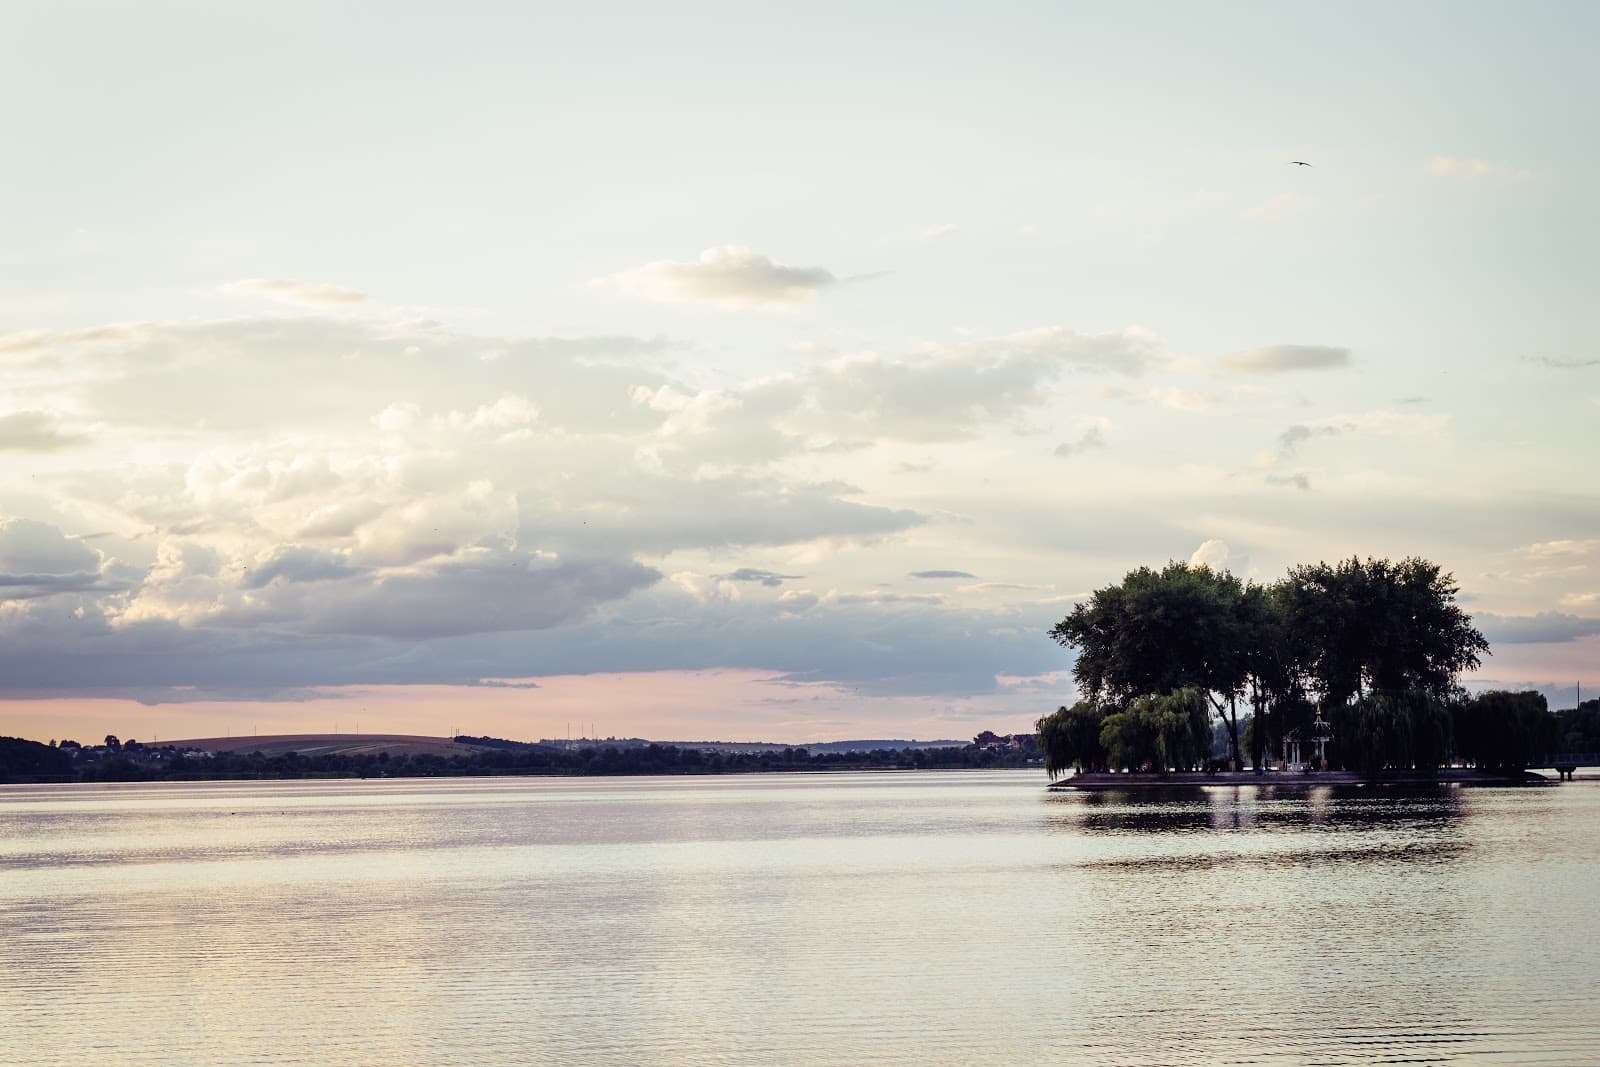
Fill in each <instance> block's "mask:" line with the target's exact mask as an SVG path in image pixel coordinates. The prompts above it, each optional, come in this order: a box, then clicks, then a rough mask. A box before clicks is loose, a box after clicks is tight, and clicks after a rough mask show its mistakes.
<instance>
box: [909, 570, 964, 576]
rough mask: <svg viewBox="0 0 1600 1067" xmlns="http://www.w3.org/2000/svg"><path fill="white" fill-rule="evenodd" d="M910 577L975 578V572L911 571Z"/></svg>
mask: <svg viewBox="0 0 1600 1067" xmlns="http://www.w3.org/2000/svg"><path fill="white" fill-rule="evenodd" d="M910 577H912V578H976V577H977V575H976V574H968V573H967V572H966V571H912V572H911V574H910Z"/></svg>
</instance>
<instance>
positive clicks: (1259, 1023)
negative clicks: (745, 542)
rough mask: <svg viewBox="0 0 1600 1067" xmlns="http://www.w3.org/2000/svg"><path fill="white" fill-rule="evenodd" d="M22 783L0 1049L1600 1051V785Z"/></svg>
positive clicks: (1385, 1056) (182, 1058)
mask: <svg viewBox="0 0 1600 1067" xmlns="http://www.w3.org/2000/svg"><path fill="white" fill-rule="evenodd" d="M1043 784H1044V783H1043V779H1042V777H1041V776H1040V774H1039V773H1038V772H995V773H958V772H945V773H926V774H876V775H833V776H821V775H817V776H813V775H779V776H748V777H745V776H740V777H719V778H670V779H664V778H647V779H640V778H634V779H582V780H574V779H496V780H487V781H486V780H464V779H443V780H413V781H382V782H374V781H351V782H315V783H290V782H261V783H208V784H183V785H128V786H66V787H57V786H46V787H39V786H29V787H19V786H7V787H0V930H3V932H4V938H3V942H0V1020H3V1022H0V1063H5V1064H17V1065H35V1064H74V1065H77V1064H95V1063H105V1064H208V1065H209V1064H316V1065H323V1064H326V1065H374V1067H375V1065H401V1064H406V1065H411V1064H416V1065H434V1064H470V1065H501V1064H528V1063H604V1064H635V1063H685V1064H700V1063H736V1064H766V1063H816V1064H838V1063H848V1064H869V1063H882V1064H890V1063H893V1064H902V1063H913V1062H914V1063H917V1064H921V1065H927V1064H947V1063H948V1064H965V1063H1022V1062H1026V1061H1032V1062H1062V1063H1073V1062H1083V1063H1106V1064H1251V1063H1295V1064H1330V1065H1331V1064H1368V1063H1377V1062H1387V1063H1519V1064H1535V1063H1542V1064H1581V1063H1596V1062H1600V782H1582V781H1580V782H1576V783H1570V784H1565V785H1561V786H1559V787H1553V788H1542V789H1520V790H1518V789H1503V790H1495V789H1485V790H1472V791H1458V790H1444V791H1440V792H1438V793H1430V794H1425V795H1422V796H1411V797H1397V796H1395V795H1393V794H1385V793H1381V792H1377V793H1375V792H1366V791H1351V792H1343V793H1335V792H1332V791H1326V790H1325V791H1320V792H1313V793H1312V794H1311V795H1310V796H1305V795H1300V796H1287V795H1280V796H1273V795H1271V794H1270V793H1269V792H1267V791H1257V790H1255V789H1234V788H1221V789H1210V790H1203V791H1194V792H1188V793H1174V794H1171V795H1151V794H1142V795H1134V794H1103V795H1076V794H1064V795H1063V794H1048V793H1046V792H1045V791H1044V789H1043Z"/></svg>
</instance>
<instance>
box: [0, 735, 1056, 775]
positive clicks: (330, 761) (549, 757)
mask: <svg viewBox="0 0 1600 1067" xmlns="http://www.w3.org/2000/svg"><path fill="white" fill-rule="evenodd" d="M984 736H987V737H988V738H994V737H995V735H993V734H989V733H988V732H987V731H985V734H984V735H980V737H984ZM456 740H457V741H459V742H461V743H462V751H461V752H460V753H459V754H452V755H449V756H442V755H433V754H414V755H400V754H397V755H391V754H389V753H387V752H380V753H377V754H375V755H373V754H366V753H356V754H352V753H328V754H323V755H301V754H300V753H297V752H288V753H283V754H279V755H266V754H263V753H260V752H242V751H240V752H218V753H212V754H201V753H195V752H192V751H191V752H184V751H181V750H179V749H176V748H173V747H171V746H167V747H164V748H163V747H156V746H151V745H139V744H138V743H137V742H129V743H128V744H118V745H117V746H115V747H112V746H110V745H99V746H95V747H92V748H87V747H83V746H80V745H78V744H77V743H76V742H72V741H64V742H61V743H60V744H59V745H44V744H40V743H39V742H37V741H26V740H22V739H21V738H14V737H6V738H0V782H96V781H104V782H128V781H166V780H173V781H182V780H195V779H234V778H380V777H388V778H405V777H446V776H475V775H637V774H748V773H757V772H763V771H864V770H957V769H981V768H1005V767H1026V766H1028V765H1029V764H1030V761H1031V762H1033V763H1037V762H1038V759H1039V752H1038V749H1037V747H1036V746H1034V745H1033V743H1032V736H1031V735H1016V744H1015V745H1014V746H1003V745H998V744H995V743H993V742H992V741H991V742H987V743H974V744H971V745H960V746H949V745H946V746H942V747H937V748H902V749H875V750H872V751H869V752H816V753H813V752H809V751H807V750H806V749H805V748H803V747H796V748H781V749H773V750H770V751H762V752H705V751H702V750H700V749H698V748H687V747H679V746H676V745H661V744H646V745H639V746H631V747H620V746H616V745H603V744H597V745H586V746H581V747H577V746H574V747H565V746H558V745H544V744H530V743H525V742H519V741H506V740H504V739H501V738H487V737H458V738H457V739H456Z"/></svg>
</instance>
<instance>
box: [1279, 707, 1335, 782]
mask: <svg viewBox="0 0 1600 1067" xmlns="http://www.w3.org/2000/svg"><path fill="white" fill-rule="evenodd" d="M1310 734H1311V736H1310V737H1302V736H1301V731H1300V730H1299V729H1298V728H1296V729H1293V730H1290V731H1289V732H1288V733H1286V734H1284V735H1283V765H1282V766H1283V769H1284V770H1286V771H1303V770H1305V769H1306V766H1307V765H1306V763H1305V761H1304V759H1303V757H1304V755H1305V750H1304V746H1314V747H1315V750H1316V754H1317V755H1316V761H1315V763H1313V764H1312V765H1311V766H1312V767H1314V768H1315V769H1317V770H1321V769H1322V768H1323V767H1325V766H1326V765H1327V758H1328V742H1329V741H1331V740H1333V727H1332V726H1331V725H1329V724H1328V721H1327V720H1326V719H1324V718H1323V717H1322V707H1321V705H1318V707H1317V717H1316V718H1315V719H1313V720H1312V721H1311V730H1310Z"/></svg>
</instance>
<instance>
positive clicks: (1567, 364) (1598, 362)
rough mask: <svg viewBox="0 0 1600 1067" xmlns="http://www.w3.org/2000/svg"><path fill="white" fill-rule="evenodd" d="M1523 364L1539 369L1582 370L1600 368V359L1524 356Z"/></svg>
mask: <svg viewBox="0 0 1600 1067" xmlns="http://www.w3.org/2000/svg"><path fill="white" fill-rule="evenodd" d="M1522 362H1524V363H1532V364H1533V365H1534V366H1537V367H1546V368H1548V369H1550V370H1581V369H1582V368H1584V367H1600V359H1560V358H1556V357H1554V356H1523V357H1522Z"/></svg>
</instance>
